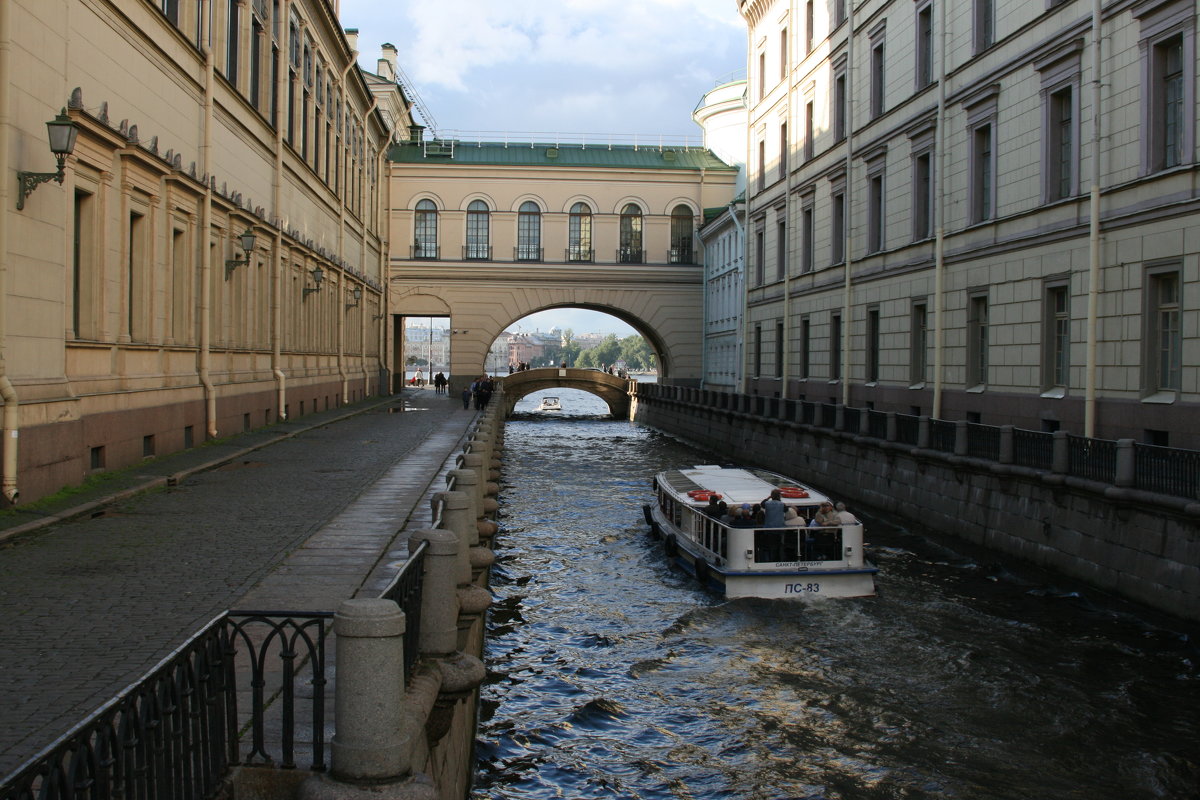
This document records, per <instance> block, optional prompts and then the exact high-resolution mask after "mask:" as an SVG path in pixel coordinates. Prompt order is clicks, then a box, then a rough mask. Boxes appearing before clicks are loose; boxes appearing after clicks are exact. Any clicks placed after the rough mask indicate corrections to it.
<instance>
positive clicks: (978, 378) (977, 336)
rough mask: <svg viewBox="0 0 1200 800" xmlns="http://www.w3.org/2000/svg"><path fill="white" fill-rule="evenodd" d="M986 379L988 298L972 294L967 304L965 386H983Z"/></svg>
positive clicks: (985, 383)
mask: <svg viewBox="0 0 1200 800" xmlns="http://www.w3.org/2000/svg"><path fill="white" fill-rule="evenodd" d="M987 379H988V299H987V295H974V296H972V297H971V298H970V299H969V300H968V305H967V381H966V383H967V386H970V387H983V386H986V385H987Z"/></svg>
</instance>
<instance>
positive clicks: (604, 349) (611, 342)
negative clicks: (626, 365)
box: [590, 333, 621, 367]
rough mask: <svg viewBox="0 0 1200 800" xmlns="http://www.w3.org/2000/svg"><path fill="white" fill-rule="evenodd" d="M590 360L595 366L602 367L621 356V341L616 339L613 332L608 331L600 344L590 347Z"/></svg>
mask: <svg viewBox="0 0 1200 800" xmlns="http://www.w3.org/2000/svg"><path fill="white" fill-rule="evenodd" d="M590 352H591V354H592V360H593V361H594V362H595V365H596V366H597V367H602V366H604V365H606V364H612V363H613V362H614V361H616V360H617V359H618V358H620V357H621V343H620V342H619V341H618V340H617V335H616V334H615V333H610V334H609V335H608V336H605V337H604V340H603V341H601V342H600V344H598V345H596V346H595V347H593V348H592V349H591V351H590Z"/></svg>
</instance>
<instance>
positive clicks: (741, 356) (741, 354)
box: [729, 82, 749, 394]
mask: <svg viewBox="0 0 1200 800" xmlns="http://www.w3.org/2000/svg"><path fill="white" fill-rule="evenodd" d="M747 85H749V83H748V82H747ZM746 206H747V207H749V200H747V201H746ZM729 214H730V217H731V218H732V219H733V227H734V229H735V230H736V231H737V235H738V236H739V237H741V240H742V263H741V265H740V266H739V267H738V269H737V272H738V273H739V274H740V275H741V277H742V285H741V295H742V319H741V321H740V322H739V324H738V326H737V332H738V342H737V344H738V364H739V365H740V366H739V368H738V369H739V370H744V369H745V356H746V353H745V348H744V347H743V346H742V345H743V343H744V342H745V339H744V338H743V337H742V326H743V325H744V324H745V322H746V288H747V287H746V247H745V245H746V229H745V228H744V227H743V226H742V223H741V220H739V219H738V212H737V201H736V200H734V201H733V202H731V203H730V204H729ZM745 391H746V385H745V381H744V380H743V383H742V393H743V394H744V393H745Z"/></svg>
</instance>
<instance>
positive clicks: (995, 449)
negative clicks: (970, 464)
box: [967, 422, 1000, 461]
mask: <svg viewBox="0 0 1200 800" xmlns="http://www.w3.org/2000/svg"><path fill="white" fill-rule="evenodd" d="M967 455H969V456H971V457H972V458H987V459H991V460H992V461H999V460H1000V429H999V428H997V427H996V426H995V425H980V424H978V423H975V422H968V423H967Z"/></svg>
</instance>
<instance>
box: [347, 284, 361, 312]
mask: <svg viewBox="0 0 1200 800" xmlns="http://www.w3.org/2000/svg"><path fill="white" fill-rule="evenodd" d="M350 296H351V297H353V298H354V302H353V303H347V304H346V310H347V311H349V310H350V309H352V308H358V301H359V300H362V289H360V288H359V287H357V286H355V287H354V291H352V292H351V293H350Z"/></svg>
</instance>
